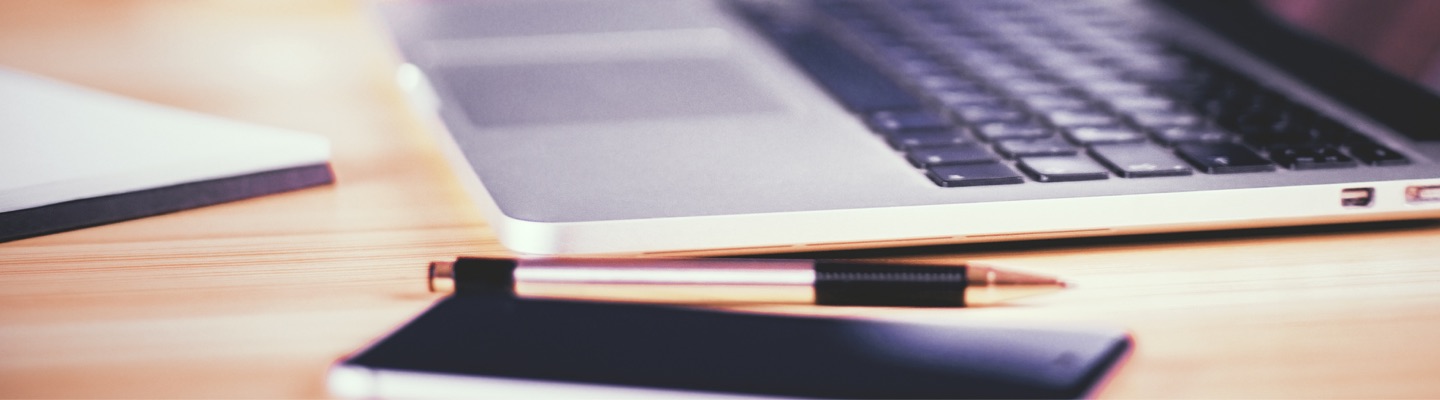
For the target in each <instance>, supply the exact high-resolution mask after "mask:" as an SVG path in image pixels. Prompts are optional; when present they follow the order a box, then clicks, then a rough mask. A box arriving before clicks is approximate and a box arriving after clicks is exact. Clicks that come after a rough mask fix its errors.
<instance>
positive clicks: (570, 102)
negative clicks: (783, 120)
mask: <svg viewBox="0 0 1440 400" xmlns="http://www.w3.org/2000/svg"><path fill="white" fill-rule="evenodd" d="M438 74H439V75H440V77H439V78H440V79H442V80H444V81H445V82H446V84H445V85H443V86H445V87H448V88H452V89H455V93H451V94H450V96H451V98H452V99H454V101H457V102H459V103H460V104H459V105H460V107H462V108H463V109H464V111H465V113H466V114H467V115H468V116H469V118H470V120H471V123H473V124H475V125H476V126H480V127H500V126H521V125H551V124H574V123H597V122H623V121H634V120H653V119H673V118H692V117H706V116H722V115H737V114H768V113H777V112H784V110H785V108H784V106H783V104H782V103H781V102H780V101H779V100H778V99H777V98H776V97H774V95H773V94H772V93H770V92H768V91H766V90H765V89H764V87H762V86H760V85H759V84H758V83H756V82H755V80H754V78H752V77H751V76H750V75H749V74H748V73H747V71H746V70H745V69H744V68H743V67H741V66H740V65H737V64H736V63H735V62H733V61H731V60H727V59H725V58H708V57H688V58H649V59H646V58H639V59H619V60H605V61H598V60H596V61H587V62H551V63H543V62H542V63H514V64H481V65H459V66H450V67H444V68H441V69H440V70H439V71H438Z"/></svg>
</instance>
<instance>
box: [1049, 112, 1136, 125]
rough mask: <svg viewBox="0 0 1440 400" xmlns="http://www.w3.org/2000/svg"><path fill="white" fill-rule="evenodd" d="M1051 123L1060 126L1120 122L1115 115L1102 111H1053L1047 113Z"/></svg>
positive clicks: (1114, 123) (1113, 123)
mask: <svg viewBox="0 0 1440 400" xmlns="http://www.w3.org/2000/svg"><path fill="white" fill-rule="evenodd" d="M1045 119H1046V120H1047V121H1050V124H1051V125H1054V126H1056V127H1060V128H1069V127H1077V126H1110V125H1116V124H1119V123H1120V119H1119V118H1116V117H1115V116H1114V115H1110V114H1109V113H1105V112H1100V111H1068V110H1061V111H1052V112H1049V113H1046V114H1045Z"/></svg>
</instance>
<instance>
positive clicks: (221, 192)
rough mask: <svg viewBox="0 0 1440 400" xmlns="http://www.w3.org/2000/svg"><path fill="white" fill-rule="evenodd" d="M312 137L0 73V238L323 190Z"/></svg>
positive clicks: (324, 175) (319, 152)
mask: <svg viewBox="0 0 1440 400" xmlns="http://www.w3.org/2000/svg"><path fill="white" fill-rule="evenodd" d="M329 158H330V145H329V142H328V141H327V140H326V139H325V138H324V137H321V136H318V135H314V134H309V133H302V132H295V131H289V130H283V129H277V128H272V127H265V126H259V125H254V124H249V123H242V122H237V121H231V120H226V119H222V118H217V117H213V116H207V115H203V114H199V113H195V112H191V111H185V110H179V109H174V108H169V107H164V106H160V105H155V104H150V103H145V102H141V101H137V100H133V99H128V98H124V97H120V96H116V95H112V94H108V93H103V92H99V91H95V90H91V89H86V88H83V87H79V86H75V85H71V84H66V83H62V82H57V81H54V80H50V79H47V78H43V77H39V76H36V75H31V74H28V73H24V72H19V71H15V70H11V69H4V68H0V241H8V240H15V239H20V238H25V237H31V236H36V235H42V234H47V233H53V232H59V231H64V230H70V229H76V228H82V227H86V226H91V225H97V224H102V223H109V222H115V221H120V220H126V219H132V218H138V217H143V216H147V215H154V214H160V213H165V212H172V211H178V210H182V209H186V208H193V207H199V206H204V205H209V204H215V203H220V202H225V201H232V200H237V199H241V198H247V197H254V196H259V195H263V194H269V193H275V192H281V191H286V190H293V189H298V188H302V187H307V186H314V185H319V184H325V183H329V182H331V181H332V180H333V175H332V174H331V172H330V168H329Z"/></svg>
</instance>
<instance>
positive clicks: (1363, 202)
mask: <svg viewBox="0 0 1440 400" xmlns="http://www.w3.org/2000/svg"><path fill="white" fill-rule="evenodd" d="M1374 202H1375V189H1374V188H1349V189H1345V190H1341V191H1340V205H1341V206H1345V207H1369V206H1370V204H1372V203H1374Z"/></svg>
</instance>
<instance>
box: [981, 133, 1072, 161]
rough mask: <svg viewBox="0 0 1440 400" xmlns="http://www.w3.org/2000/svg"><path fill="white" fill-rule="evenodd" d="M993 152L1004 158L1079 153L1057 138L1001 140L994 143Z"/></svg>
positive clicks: (1070, 145)
mask: <svg viewBox="0 0 1440 400" xmlns="http://www.w3.org/2000/svg"><path fill="white" fill-rule="evenodd" d="M995 151H998V152H1000V155H1003V156H1005V158H1015V157H1031V156H1069V155H1075V154H1076V153H1079V152H1080V149H1078V148H1076V147H1075V145H1072V144H1070V142H1067V141H1065V139H1061V138H1060V137H1058V136H1052V137H1049V138H1044V139H1029V140H1002V141H999V142H997V143H995Z"/></svg>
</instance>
